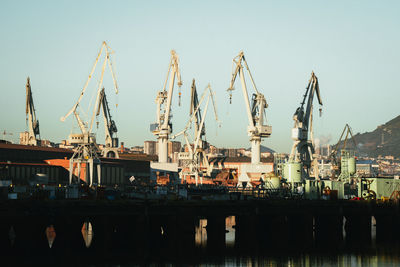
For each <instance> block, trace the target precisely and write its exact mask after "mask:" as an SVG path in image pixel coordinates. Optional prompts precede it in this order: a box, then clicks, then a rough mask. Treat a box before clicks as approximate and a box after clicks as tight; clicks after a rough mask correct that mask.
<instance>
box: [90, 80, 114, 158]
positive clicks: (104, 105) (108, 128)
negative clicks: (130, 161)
mask: <svg viewBox="0 0 400 267" xmlns="http://www.w3.org/2000/svg"><path fill="white" fill-rule="evenodd" d="M101 111H103V119H104V131H105V133H104V134H105V144H104V145H105V147H104V148H103V149H102V151H101V154H102V156H103V157H107V158H119V154H118V137H116V134H117V132H118V129H117V125H116V123H115V121H114V120H113V119H112V118H111V112H110V108H109V106H108V102H107V97H106V93H105V90H104V87H103V89H101V91H100V96H99V103H98V107H97V112H96V116H99V115H100V112H101Z"/></svg>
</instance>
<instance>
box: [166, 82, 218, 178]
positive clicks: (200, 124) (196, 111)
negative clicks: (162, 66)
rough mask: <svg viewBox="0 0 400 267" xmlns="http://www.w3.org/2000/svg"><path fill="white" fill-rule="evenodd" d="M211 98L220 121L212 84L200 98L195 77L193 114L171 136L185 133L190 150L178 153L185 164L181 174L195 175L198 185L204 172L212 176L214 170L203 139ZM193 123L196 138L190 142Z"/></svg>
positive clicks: (191, 110) (191, 105)
mask: <svg viewBox="0 0 400 267" xmlns="http://www.w3.org/2000/svg"><path fill="white" fill-rule="evenodd" d="M206 97H207V100H206V103H205V107H204V110H203V113H201V109H200V106H201V104H202V103H203V101H204V100H205V99H206ZM210 100H211V101H212V105H213V108H214V115H215V120H216V121H217V122H218V115H217V109H216V105H215V101H214V93H213V91H212V89H211V85H210V84H208V86H207V87H206V89H205V90H204V92H203V94H202V96H201V98H200V100H199V99H198V96H197V90H196V84H195V80H194V79H193V83H192V93H191V104H190V112H189V114H190V115H191V116H190V118H189V121H188V122H187V123H186V126H185V127H184V129H183V130H182V131H180V132H179V133H177V134H176V135H174V136H172V137H171V138H173V139H175V138H176V137H178V136H180V135H183V137H184V139H185V143H186V146H187V148H188V152H180V153H179V155H178V156H179V159H180V160H182V161H183V162H184V166H183V169H182V171H181V173H180V175H181V178H183V179H186V177H188V176H189V177H191V178H192V177H194V179H195V182H196V185H198V181H199V178H200V183H201V184H202V183H203V176H204V174H206V175H207V176H210V175H211V171H212V168H211V166H210V163H209V161H208V158H207V156H206V153H205V151H204V150H205V149H206V145H207V142H206V141H205V140H203V138H204V136H205V117H206V115H207V110H208V105H209V102H210ZM192 124H194V132H195V133H194V140H193V141H192V142H190V140H189V137H190V136H189V133H188V130H189V128H190V126H191V125H192ZM201 167H203V168H205V169H206V171H205V173H204V172H203V171H202V170H201Z"/></svg>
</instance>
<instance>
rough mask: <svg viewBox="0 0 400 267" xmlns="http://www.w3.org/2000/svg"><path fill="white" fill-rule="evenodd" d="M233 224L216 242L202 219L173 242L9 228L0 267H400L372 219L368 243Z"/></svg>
mask: <svg viewBox="0 0 400 267" xmlns="http://www.w3.org/2000/svg"><path fill="white" fill-rule="evenodd" d="M235 219H236V218H235V216H229V217H227V218H226V219H225V229H226V231H225V235H224V236H222V237H221V238H222V239H221V238H219V239H218V237H215V236H213V235H214V234H215V233H214V232H213V234H210V233H211V232H212V228H210V226H209V225H208V221H207V219H204V218H198V219H197V221H196V226H195V231H194V235H191V234H190V233H188V234H187V236H185V234H183V235H182V236H178V237H174V238H170V237H168V236H167V232H166V231H167V229H163V227H160V228H159V229H157V228H155V229H153V231H152V232H151V233H150V234H146V235H142V236H141V237H138V236H137V238H135V236H133V237H129V231H128V230H127V228H125V227H124V226H120V227H113V228H110V229H106V228H105V227H104V225H102V227H103V229H102V228H101V227H98V226H99V223H98V222H97V224H96V222H93V223H92V222H90V221H88V220H86V221H84V222H83V223H82V225H78V226H77V227H76V229H77V230H76V231H70V232H68V233H69V235H73V236H68V237H66V236H65V235H63V233H62V231H61V230H60V229H59V230H58V231H57V227H54V226H53V225H49V226H47V227H46V228H45V229H43V231H38V232H39V235H40V232H41V233H42V236H41V237H40V236H35V233H33V232H32V228H30V227H29V226H26V227H24V228H23V229H21V227H18V226H14V225H13V226H11V227H10V229H9V231H8V240H7V242H3V243H2V244H3V249H2V252H3V253H4V254H3V253H2V254H3V257H2V264H1V266H3V265H6V263H7V264H8V265H9V266H19V265H27V266H28V265H30V266H31V265H42V266H105V265H106V266H141V265H166V266H170V265H191V266H400V253H399V252H400V244H399V242H398V240H397V239H396V238H389V239H385V240H377V239H376V229H375V224H374V218H373V219H372V223H371V235H370V237H366V238H363V237H357V238H348V237H347V236H346V234H345V233H346V232H345V231H344V230H343V234H344V235H343V237H342V238H334V237H332V236H327V237H326V238H322V239H319V240H315V238H314V240H313V241H312V242H311V243H310V242H303V241H302V240H301V238H300V239H296V238H291V237H290V236H289V237H288V236H287V235H284V234H283V233H282V238H278V239H275V240H272V239H271V240H263V239H260V238H258V237H257V236H238V235H237V232H236V229H235V228H236V220H235ZM27 223H28V222H27ZM71 227H72V226H71ZM127 227H128V228H129V227H130V226H129V225H128V226H127ZM136 230H140V229H136ZM252 230H254V229H249V231H248V232H249V233H254V231H252ZM106 232H107V234H106V235H105V233H106ZM209 232H210V233H209ZM246 232H247V231H246ZM135 233H137V232H135ZM183 233H184V232H183ZM21 235H22V237H21ZM216 235H218V234H216ZM106 236H107V237H106ZM192 237H193V238H194V240H191V238H192ZM278 237H279V233H278ZM35 238H36V239H35ZM66 239H68V240H69V241H68V242H65V240H66Z"/></svg>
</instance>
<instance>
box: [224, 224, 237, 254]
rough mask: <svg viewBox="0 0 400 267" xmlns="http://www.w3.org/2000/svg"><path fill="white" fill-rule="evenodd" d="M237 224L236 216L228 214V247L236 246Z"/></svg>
mask: <svg viewBox="0 0 400 267" xmlns="http://www.w3.org/2000/svg"><path fill="white" fill-rule="evenodd" d="M235 225H236V220H235V216H228V217H226V219H225V229H226V235H225V245H226V247H227V248H231V247H234V246H235Z"/></svg>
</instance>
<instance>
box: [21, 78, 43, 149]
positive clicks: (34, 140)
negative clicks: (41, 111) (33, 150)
mask: <svg viewBox="0 0 400 267" xmlns="http://www.w3.org/2000/svg"><path fill="white" fill-rule="evenodd" d="M25 113H26V117H27V118H26V119H27V121H28V128H29V131H28V138H27V143H26V144H27V145H31V146H37V145H38V142H40V130H39V120H38V119H37V118H36V112H35V106H34V104H33V97H32V90H31V83H30V79H29V77H28V78H27V80H26V111H25Z"/></svg>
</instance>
